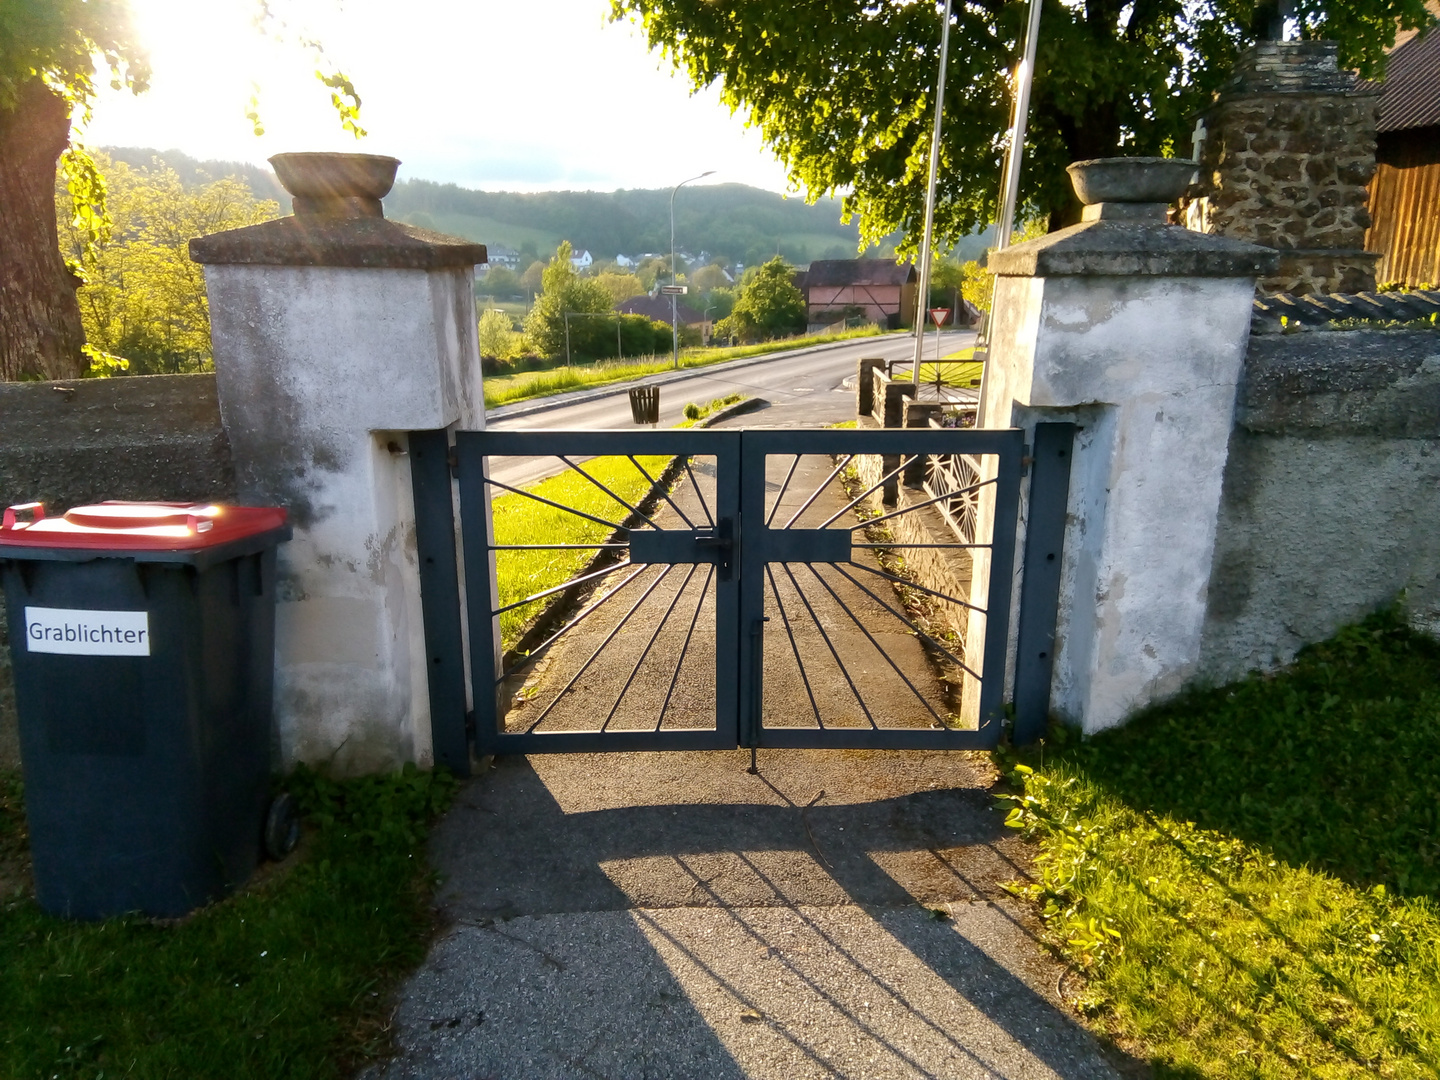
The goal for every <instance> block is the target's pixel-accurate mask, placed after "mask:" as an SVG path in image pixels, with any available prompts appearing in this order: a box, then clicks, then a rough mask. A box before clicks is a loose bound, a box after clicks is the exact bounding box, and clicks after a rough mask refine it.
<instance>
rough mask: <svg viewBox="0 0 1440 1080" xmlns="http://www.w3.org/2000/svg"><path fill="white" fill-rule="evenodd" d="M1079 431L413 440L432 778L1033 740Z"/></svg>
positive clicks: (1040, 724)
mask: <svg viewBox="0 0 1440 1080" xmlns="http://www.w3.org/2000/svg"><path fill="white" fill-rule="evenodd" d="M1073 434H1074V428H1073V426H1072V425H1069V424H1041V425H1039V427H1038V429H1037V431H1036V434H1035V439H1034V445H1033V447H1032V446H1027V445H1026V444H1025V436H1024V433H1023V432H1021V431H1019V430H954V429H887V430H880V431H875V430H869V431H867V430H838V429H831V430H791V431H778V430H777V431H769V430H767V431H743V432H742V431H685V430H671V431H651V432H646V431H640V432H629V431H614V432H611V431H602V432H579V431H574V432H572V431H534V432H531V431H524V432H520V431H497V432H487V431H480V432H474V431H461V432H455V433H453V443H452V442H451V437H452V436H451V435H450V434H447V432H445V431H421V432H411V433H410V435H409V452H410V458H411V476H412V483H413V490H414V499H415V509H416V533H417V536H416V540H417V553H418V557H419V565H420V579H421V592H422V607H423V618H424V625H425V639H426V647H427V652H428V657H429V665H428V675H429V691H430V703H431V718H432V731H433V737H434V746H435V755H436V761H437V762H438V763H440V764H444V765H447V766H448V767H450V768H452V769H454V770H456V771H458V772H461V773H465V772H467V771H468V767H469V761H470V753H471V749H472V746H473V749H474V752H475V753H476V754H492V753H496V754H508V753H536V752H593V751H600V750H657V749H674V750H702V749H733V748H735V747H752V748H753V747H834V748H907V749H921V748H947V749H984V748H989V747H993V746H994V745H995V744H996V743H997V742H998V741H999V739H1000V737H1001V735H1002V731H1003V730H1004V728H1005V726H1006V722H1007V721H1006V710H1005V708H1004V705H1003V698H1004V695H1005V689H1006V684H1007V652H1008V649H1009V645H1010V638H1011V634H1010V620H1011V617H1012V606H1015V607H1018V612H1019V625H1018V627H1017V635H1016V646H1015V652H1014V661H1015V663H1014V671H1013V689H1014V710H1013V723H1014V727H1013V737H1014V738H1015V740H1016V741H1017V742H1024V741H1028V740H1029V739H1031V738H1034V737H1036V736H1038V735H1039V734H1041V733H1043V730H1044V724H1045V719H1046V714H1047V712H1048V707H1049V683H1050V673H1051V665H1052V662H1053V651H1054V636H1055V616H1056V605H1057V597H1058V589H1059V574H1060V561H1061V560H1060V551H1061V545H1062V543H1063V539H1064V527H1065V505H1066V499H1067V495H1068V488H1069V472H1070V452H1071V446H1072V442H1073ZM957 458H963V459H964V462H965V465H966V468H965V469H961V470H956V469H954V468H943V469H942V468H940V467H939V464H940V463H942V462H950V463H953V462H954V461H955V460H957ZM927 468H929V469H930V472H929V474H928V475H926V474H925V470H926V469H927ZM557 470H558V471H557ZM535 476H542V477H546V479H544V480H543V482H539V483H537V482H536V481H535V480H534V479H533V477H535ZM955 476H961V477H963V478H964V479H963V480H959V481H956V480H946V481H945V482H943V483H942V482H940V480H939V479H937V478H939V477H955ZM452 478H454V479H455V480H457V481H458V483H457V484H456V485H455V486H454V487H452ZM1027 478H1028V485H1029V486H1028V489H1027V490H1026V491H1025V493H1026V494H1027V495H1028V499H1025V500H1022V485H1024V484H1026V483H1027ZM922 481H923V483H922ZM954 485H958V486H954ZM952 487H953V489H952ZM456 488H458V498H457V491H456ZM937 489H938V493H937ZM887 493H888V495H889V501H886V496H887ZM897 493H898V496H897ZM897 497H898V500H899V501H898V502H897V501H895V500H896V499H897ZM1022 502H1024V503H1026V504H1027V513H1026V520H1027V527H1026V539H1025V552H1024V555H1023V562H1024V566H1023V573H1022V574H1021V575H1019V576H1020V578H1021V586H1020V596H1019V604H1018V605H1013V599H1014V596H1013V590H1014V582H1015V578H1016V577H1017V575H1016V573H1015V571H1016V567H1015V565H1014V562H1015V552H1016V543H1015V541H1016V529H1017V519H1018V516H1019V513H1020V509H1021V505H1022ZM457 504H458V511H459V530H458V535H459V544H458V547H459V552H460V554H459V557H458V558H457V544H456V535H457V533H456V519H455V510H456V507H457ZM982 505H983V508H984V512H983V513H979V512H977V511H978V510H979V508H980V507H981V506H982ZM940 509H943V510H945V514H944V515H943V517H942V516H940V515H937V514H936V511H937V510H940ZM927 511H928V514H929V515H930V519H929V520H930V524H929V526H928V527H926V526H924V525H923V523H922V522H921V521H920V519H921V518H923V517H925V516H926V515H927ZM957 515H959V516H963V517H965V519H966V520H968V521H975V520H980V521H983V522H985V523H987V526H986V528H987V532H986V535H981V536H973V537H971V536H963V535H957V534H956V533H955V532H954V531H953V530H950V529H949V528H948V527H946V528H944V529H941V530H939V531H937V530H936V529H935V528H934V523H935V522H936V521H942V522H943V521H944V520H945V519H947V518H948V519H950V520H951V521H952V522H953V521H954V520H956V516H957ZM907 517H908V518H909V520H905V519H907ZM927 528H928V531H927ZM917 562H920V563H926V564H928V566H930V567H931V568H932V572H931V573H929V574H916V573H912V572H911V571H910V570H909V569H907V567H913V566H914V564H916V563H917ZM936 567H938V568H939V569H938V570H934V568H936ZM462 569H463V581H464V589H463V594H464V600H463V602H462V587H461V581H462V575H461V571H462ZM937 574H938V576H937ZM532 583H533V585H538V586H539V587H533V585H532ZM467 646H468V647H467ZM467 687H468V689H469V692H468V693H467ZM467 702H470V703H473V707H471V706H470V705H467Z"/></svg>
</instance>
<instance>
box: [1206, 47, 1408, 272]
mask: <svg viewBox="0 0 1440 1080" xmlns="http://www.w3.org/2000/svg"><path fill="white" fill-rule="evenodd" d="M1339 48H1340V47H1339V45H1338V44H1337V43H1336V42H1333V41H1262V42H1259V43H1258V44H1256V45H1252V46H1251V47H1250V48H1248V49H1246V50H1245V51H1244V52H1242V53H1241V54H1240V56H1239V58H1238V59H1237V60H1236V62H1235V69H1234V71H1233V72H1232V73H1231V76H1230V78H1229V79H1228V80H1227V81H1226V83H1225V85H1224V86H1223V87H1221V88H1220V92H1219V93H1218V94H1217V95H1216V97H1215V101H1214V103H1213V104H1212V105H1211V106H1210V107H1209V108H1208V109H1207V110H1206V111H1205V112H1204V114H1203V115H1202V117H1201V125H1202V126H1201V128H1200V133H1201V134H1200V141H1199V144H1198V145H1199V146H1200V166H1201V167H1200V174H1199V183H1198V184H1197V186H1196V187H1195V188H1194V189H1193V191H1192V195H1193V196H1194V197H1193V198H1192V199H1191V200H1190V202H1189V205H1187V206H1186V208H1185V217H1186V224H1187V225H1189V227H1190V228H1192V229H1195V230H1197V231H1199V232H1205V233H1211V234H1214V235H1217V236H1228V237H1231V238H1233V239H1236V240H1248V241H1250V242H1251V243H1256V244H1263V245H1264V246H1265V247H1271V248H1274V249H1275V250H1276V251H1278V252H1279V257H1280V263H1279V267H1278V269H1277V270H1276V271H1275V272H1273V273H1269V274H1266V275H1265V276H1264V277H1263V278H1262V279H1261V281H1260V289H1261V291H1262V292H1264V293H1267V294H1274V293H1357V292H1366V291H1370V290H1373V289H1374V288H1375V263H1376V261H1377V260H1378V258H1379V256H1378V255H1375V254H1372V253H1370V252H1367V251H1366V250H1365V230H1366V229H1367V228H1369V226H1370V211H1369V202H1370V194H1369V192H1368V191H1367V190H1366V185H1367V184H1369V183H1370V178H1371V177H1372V176H1373V175H1374V173H1375V125H1376V117H1377V112H1378V107H1379V101H1380V88H1379V87H1378V86H1377V85H1375V84H1373V83H1369V84H1367V83H1362V82H1359V81H1358V80H1357V79H1356V78H1355V76H1354V74H1352V73H1351V72H1348V71H1345V70H1344V69H1343V68H1341V67H1340V63H1339Z"/></svg>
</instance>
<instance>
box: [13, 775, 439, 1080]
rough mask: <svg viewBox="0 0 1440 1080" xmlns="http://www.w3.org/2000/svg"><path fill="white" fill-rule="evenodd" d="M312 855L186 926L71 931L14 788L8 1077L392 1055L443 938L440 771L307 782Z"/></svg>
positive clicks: (301, 790) (218, 1072)
mask: <svg viewBox="0 0 1440 1080" xmlns="http://www.w3.org/2000/svg"><path fill="white" fill-rule="evenodd" d="M289 787H290V790H291V791H293V792H294V793H295V794H296V796H297V798H298V799H299V801H300V803H301V806H302V808H303V810H304V812H305V814H306V816H307V820H308V822H309V824H308V826H307V836H306V840H305V842H304V843H303V844H302V846H301V848H300V849H299V851H297V853H296V854H294V855H292V856H291V857H290V858H289V859H288V860H286V862H285V863H283V864H280V865H278V866H269V867H266V868H264V869H263V870H262V872H261V873H260V874H259V875H257V877H256V879H255V880H254V881H253V882H252V883H251V884H250V885H249V886H247V887H246V888H245V889H244V890H242V892H241V893H240V894H238V895H236V896H234V897H231V898H229V899H227V900H224V901H221V902H218V903H215V904H212V905H210V906H209V907H206V908H203V909H201V910H199V911H197V912H195V913H194V914H192V915H190V916H188V917H187V918H185V919H181V920H174V921H168V922H157V921H153V920H149V919H144V918H139V917H127V918H120V919H111V920H109V921H107V922H103V923H72V922H66V921H63V920H61V919H56V918H52V917H50V916H48V915H45V914H44V913H42V912H41V911H40V910H39V908H38V907H36V905H35V902H34V900H33V899H32V898H31V897H30V895H29V890H28V887H27V885H26V884H25V883H26V881H27V880H28V874H27V873H26V872H25V866H24V862H25V858H26V854H25V851H26V848H25V835H24V817H23V812H22V806H21V804H22V801H23V792H22V790H21V784H20V781H19V778H18V776H16V775H15V774H13V773H10V774H4V775H0V885H3V886H4V887H5V895H4V898H3V900H0V957H4V962H3V964H0V1001H3V1002H4V1008H3V1010H0V1076H5V1077H14V1078H16V1080H21V1078H27V1080H28V1078H31V1077H35V1078H46V1080H48V1078H64V1080H69V1078H72V1077H73V1078H80V1077H84V1078H87V1080H101V1078H109V1077H134V1078H146V1077H206V1078H208V1077H215V1078H219V1077H224V1078H227V1080H231V1078H247V1077H254V1078H257V1080H260V1078H263V1080H275V1078H286V1077H295V1078H307V1080H309V1078H326V1077H340V1076H347V1075H350V1073H351V1072H352V1071H353V1069H354V1068H356V1067H358V1066H359V1065H360V1064H362V1063H363V1062H364V1061H366V1060H368V1059H372V1058H374V1057H375V1056H377V1055H380V1054H383V1053H385V1052H386V1051H387V1050H388V1046H389V1027H388V1016H389V1011H390V1009H391V1008H393V1002H391V1001H390V1000H389V991H390V989H391V987H392V986H393V985H394V983H395V982H396V981H397V980H398V979H399V977H400V976H401V975H403V974H404V973H405V972H407V971H408V970H410V969H411V968H413V967H414V966H415V965H416V964H418V963H419V962H420V960H421V959H422V958H423V956H424V953H425V948H426V945H427V943H428V940H429V936H430V933H431V928H432V927H431V922H432V914H431V910H430V906H429V896H430V878H429V875H428V872H427V871H426V870H425V863H424V855H423V850H422V846H421V845H422V841H423V838H424V834H425V831H426V827H427V825H428V823H429V821H430V820H431V818H432V817H433V816H434V815H435V814H437V813H439V812H440V811H441V810H442V809H443V808H444V807H445V805H446V804H447V803H448V801H449V799H450V795H451V792H452V791H453V788H454V781H453V780H452V779H451V778H450V777H449V776H448V775H447V774H445V773H443V772H436V773H426V772H418V771H416V770H414V769H413V767H412V768H409V769H407V770H406V771H405V772H404V773H401V774H396V775H394V776H389V777H370V778H366V779H362V780H353V781H345V782H336V781H331V780H327V779H325V778H323V777H321V776H319V775H318V774H316V773H313V772H309V771H303V770H302V771H301V772H298V773H296V774H295V775H294V776H292V778H291V781H290V784H289Z"/></svg>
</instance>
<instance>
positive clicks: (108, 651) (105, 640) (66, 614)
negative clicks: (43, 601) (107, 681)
mask: <svg viewBox="0 0 1440 1080" xmlns="http://www.w3.org/2000/svg"><path fill="white" fill-rule="evenodd" d="M25 644H26V646H27V647H28V648H29V650H30V651H31V652H47V653H68V654H69V655H71V656H149V655H150V613H149V612H148V611H81V610H79V609H76V608H49V607H27V608H26V609H25Z"/></svg>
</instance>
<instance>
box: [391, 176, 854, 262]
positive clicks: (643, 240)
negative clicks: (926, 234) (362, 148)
mask: <svg viewBox="0 0 1440 1080" xmlns="http://www.w3.org/2000/svg"><path fill="white" fill-rule="evenodd" d="M385 207H386V213H387V214H388V215H390V216H392V217H395V218H397V219H399V220H402V221H408V222H411V223H412V224H420V225H427V224H433V225H434V227H435V228H438V229H441V230H442V231H445V232H453V233H455V234H456V235H459V236H464V237H467V238H469V239H473V240H479V241H481V242H483V243H489V244H503V245H504V246H506V247H512V248H517V249H518V248H520V247H521V246H522V245H524V244H525V243H526V242H527V241H528V242H529V244H530V245H531V246H533V247H534V248H535V250H536V251H537V252H541V253H543V252H545V251H547V250H551V251H553V250H554V248H555V245H556V244H558V243H559V242H560V241H561V240H569V241H570V242H571V243H572V244H573V245H574V246H575V248H576V250H580V249H586V250H588V251H589V252H590V253H591V254H592V255H593V256H595V257H596V258H597V259H613V258H614V257H615V256H616V255H617V254H624V255H638V254H640V253H642V252H650V251H654V252H664V251H668V250H669V249H670V191H669V189H636V190H622V191H613V192H596V191H542V192H535V193H533V194H522V193H520V192H512V191H473V190H470V189H468V188H462V187H460V186H458V185H456V184H436V183H433V182H432V181H429V180H407V181H401V182H400V183H398V184H396V185H395V190H394V191H392V192H391V193H390V195H389V196H388V197H387V198H386V200H385ZM675 235H676V238H677V243H678V245H679V246H680V247H681V248H683V249H685V250H687V251H690V252H692V253H693V252H698V251H706V252H708V253H710V254H711V255H712V256H716V257H718V258H721V259H724V260H726V261H728V262H743V263H747V264H748V263H755V262H760V261H763V260H764V259H767V258H769V257H770V256H772V255H774V254H776V250H777V247H778V249H779V253H780V254H781V255H783V256H785V257H786V258H787V259H789V260H790V261H792V262H799V263H804V262H809V261H810V260H811V259H848V258H854V257H855V254H856V249H857V248H858V246H859V242H860V232H859V229H858V228H857V227H856V226H855V225H854V224H851V225H842V224H840V203H839V201H838V200H835V199H822V200H820V201H819V202H817V203H816V204H815V205H813V206H809V205H806V203H805V201H804V200H803V199H799V198H791V199H787V198H785V197H783V196H781V195H776V194H775V193H773V192H769V191H761V190H760V189H759V188H752V187H747V186H745V185H743V184H715V185H712V186H708V187H691V188H686V189H685V190H684V191H682V192H681V193H680V194H679V196H678V197H677V198H676V202H675Z"/></svg>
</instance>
